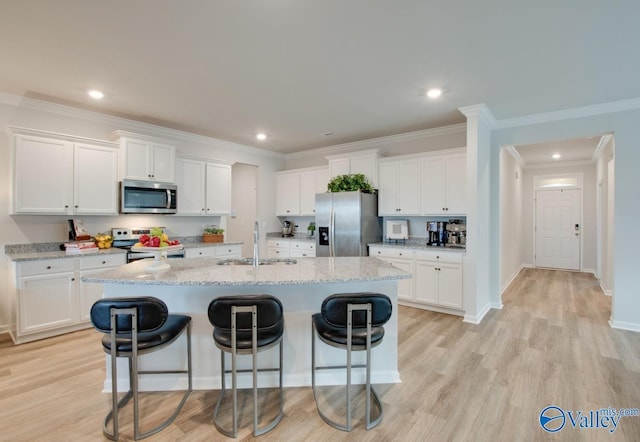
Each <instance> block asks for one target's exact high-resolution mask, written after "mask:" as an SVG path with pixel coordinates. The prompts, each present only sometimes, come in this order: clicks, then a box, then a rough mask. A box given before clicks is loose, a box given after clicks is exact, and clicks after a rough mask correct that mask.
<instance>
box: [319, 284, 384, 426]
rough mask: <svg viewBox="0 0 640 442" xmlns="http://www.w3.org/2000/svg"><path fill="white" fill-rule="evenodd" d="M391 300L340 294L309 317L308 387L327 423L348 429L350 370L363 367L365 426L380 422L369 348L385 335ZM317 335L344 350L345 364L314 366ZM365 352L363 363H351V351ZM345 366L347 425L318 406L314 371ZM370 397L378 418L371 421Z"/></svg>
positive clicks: (328, 300) (381, 297)
mask: <svg viewBox="0 0 640 442" xmlns="http://www.w3.org/2000/svg"><path fill="white" fill-rule="evenodd" d="M391 311H392V304H391V300H390V299H389V298H388V297H387V296H386V295H383V294H380V293H339V294H335V295H331V296H329V297H328V298H326V299H325V300H324V301H323V302H322V308H321V311H320V313H316V314H314V315H313V316H312V318H311V329H312V333H311V388H312V390H313V398H314V400H315V402H316V409H317V410H318V414H319V415H320V417H321V418H322V420H324V421H325V422H326V423H328V424H329V425H331V426H332V427H334V428H337V429H338V430H342V431H351V369H352V368H366V386H365V388H366V397H367V399H366V428H367V430H369V429H371V428H373V427H375V426H376V425H378V424H379V423H380V422H381V421H382V404H381V402H380V399H379V398H378V395H377V394H376V392H375V390H374V389H373V387H372V385H371V349H372V348H374V347H376V346H378V345H379V344H380V343H381V342H382V338H383V337H384V327H383V326H384V324H386V322H387V321H388V320H389V318H390V317H391ZM316 335H317V336H318V337H319V338H320V340H321V341H322V342H324V343H325V344H327V345H330V346H332V347H337V348H342V349H345V350H347V365H341V366H327V367H316V339H315V337H316ZM352 351H366V352H367V360H366V364H365V365H352V364H351V352H352ZM345 368H346V369H347V387H346V388H347V391H346V393H347V411H346V425H342V424H341V423H338V422H336V421H334V420H332V419H330V418H329V417H327V416H326V415H325V414H324V413H323V412H322V410H320V407H319V405H318V399H317V395H316V370H330V369H345ZM371 397H373V401H374V403H375V405H376V407H377V408H378V410H379V414H378V417H377V418H376V419H374V420H373V421H372V420H371Z"/></svg>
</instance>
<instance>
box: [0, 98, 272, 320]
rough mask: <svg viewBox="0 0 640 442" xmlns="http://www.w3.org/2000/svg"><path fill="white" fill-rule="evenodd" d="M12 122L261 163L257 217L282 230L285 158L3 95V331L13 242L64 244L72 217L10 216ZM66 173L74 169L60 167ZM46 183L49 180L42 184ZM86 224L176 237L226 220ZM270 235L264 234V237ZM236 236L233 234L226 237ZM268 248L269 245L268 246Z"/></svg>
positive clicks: (120, 219) (123, 219)
mask: <svg viewBox="0 0 640 442" xmlns="http://www.w3.org/2000/svg"><path fill="white" fill-rule="evenodd" d="M8 126H18V127H25V128H30V129H39V130H45V131H50V132H56V133H62V134H70V135H76V136H82V137H89V138H94V139H101V140H107V139H108V137H109V135H110V134H111V133H113V131H115V130H118V129H120V130H126V131H130V132H135V133H140V134H147V135H153V136H157V137H163V138H167V139H170V140H172V141H174V142H176V143H177V146H178V147H177V150H178V153H179V154H180V153H184V154H188V155H191V156H198V157H202V158H207V159H213V160H216V159H218V160H225V161H231V162H238V163H245V164H249V165H255V166H257V167H258V174H257V187H258V195H257V201H258V202H257V218H258V219H259V220H260V221H261V223H262V224H261V226H262V225H263V224H264V225H266V229H267V230H268V231H278V230H279V228H280V224H279V221H278V219H277V217H276V216H275V209H274V208H275V178H274V173H275V171H277V170H281V169H283V168H284V156H283V155H280V154H275V153H271V152H267V151H263V150H260V149H256V148H252V147H249V146H243V145H239V144H235V143H228V142H225V141H221V140H216V139H213V138H208V137H201V136H196V135H192V134H188V133H184V132H180V131H174V130H168V129H165V128H160V127H157V126H153V125H149V124H142V123H137V122H134V121H131V120H125V119H122V118H115V117H110V116H106V115H102V114H98V113H94V112H87V111H82V110H78V109H74V108H70V107H67V106H59V105H52V104H49V103H44V102H39V101H37V100H32V99H16V97H12V96H7V95H0V128H1V130H2V132H0V332H1V331H3V330H6V329H7V326H8V317H9V315H8V308H9V306H8V287H9V279H8V278H9V275H8V272H7V267H8V262H7V259H6V257H5V255H4V247H5V245H7V244H24V243H39V242H63V241H65V240H67V228H66V220H67V219H68V218H69V217H67V216H48V215H43V216H25V215H13V216H11V215H9V188H10V186H9V184H10V176H11V173H10V170H11V161H10V157H11V136H10V134H9V131H8ZM60 173H69V172H68V171H60ZM42 185H43V186H46V185H47V183H42ZM81 219H82V220H83V222H84V225H85V227H87V229H88V231H89V232H90V233H92V234H95V233H98V232H104V231H108V230H109V229H111V228H112V227H133V226H140V225H142V226H154V225H162V226H166V227H167V228H168V232H169V234H170V235H180V236H191V235H199V234H201V233H202V226H203V225H206V224H224V223H225V221H226V220H220V217H182V216H163V215H121V216H84V217H81ZM263 236H264V235H263ZM226 239H228V240H233V238H226ZM265 247H266V246H265Z"/></svg>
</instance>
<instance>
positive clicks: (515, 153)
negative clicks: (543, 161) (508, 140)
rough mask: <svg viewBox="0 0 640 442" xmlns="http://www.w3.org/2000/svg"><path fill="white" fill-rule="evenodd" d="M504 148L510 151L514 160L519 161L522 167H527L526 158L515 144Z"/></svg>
mask: <svg viewBox="0 0 640 442" xmlns="http://www.w3.org/2000/svg"><path fill="white" fill-rule="evenodd" d="M504 150H506V151H507V152H509V154H510V155H511V156H512V157H513V159H514V160H516V163H518V165H519V166H520V167H525V166H526V165H527V164H526V163H525V162H524V159H523V158H522V157H521V156H520V153H519V152H518V151H517V150H516V148H515V146H513V145H508V146H505V147H504Z"/></svg>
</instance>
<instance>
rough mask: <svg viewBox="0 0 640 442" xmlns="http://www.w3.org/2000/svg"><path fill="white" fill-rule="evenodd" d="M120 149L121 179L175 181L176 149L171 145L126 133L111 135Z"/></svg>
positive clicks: (119, 132)
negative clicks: (117, 142) (116, 140)
mask: <svg viewBox="0 0 640 442" xmlns="http://www.w3.org/2000/svg"><path fill="white" fill-rule="evenodd" d="M112 137H113V138H116V139H118V140H119V142H120V147H121V149H122V171H121V174H122V178H126V179H130V180H140V181H160V182H166V183H174V182H175V180H176V147H175V146H174V145H172V144H171V143H169V142H167V141H163V140H159V139H154V138H150V137H144V136H141V135H136V134H130V133H128V132H123V131H116V132H114V134H113V135H112Z"/></svg>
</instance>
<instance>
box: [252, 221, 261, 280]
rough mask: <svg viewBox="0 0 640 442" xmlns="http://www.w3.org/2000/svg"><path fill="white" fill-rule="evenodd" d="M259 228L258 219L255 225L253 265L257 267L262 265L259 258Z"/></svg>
mask: <svg viewBox="0 0 640 442" xmlns="http://www.w3.org/2000/svg"><path fill="white" fill-rule="evenodd" d="M258 230H259V225H258V221H256V223H255V224H254V226H253V267H254V268H256V269H257V268H258V266H259V265H260V261H259V258H258V239H259V235H258Z"/></svg>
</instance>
